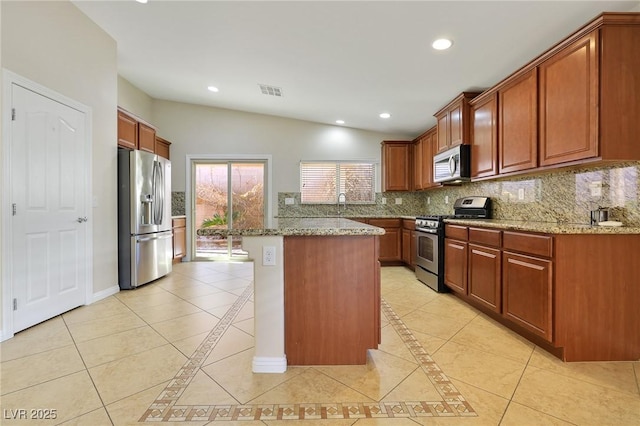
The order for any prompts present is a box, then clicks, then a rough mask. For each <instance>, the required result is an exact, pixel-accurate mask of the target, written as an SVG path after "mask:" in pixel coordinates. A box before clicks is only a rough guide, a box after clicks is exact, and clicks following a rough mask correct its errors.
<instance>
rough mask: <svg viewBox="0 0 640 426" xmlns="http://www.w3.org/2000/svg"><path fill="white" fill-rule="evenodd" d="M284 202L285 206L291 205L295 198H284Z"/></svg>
mask: <svg viewBox="0 0 640 426" xmlns="http://www.w3.org/2000/svg"><path fill="white" fill-rule="evenodd" d="M284 203H285V204H286V205H287V206H291V205H293V204H295V203H296V200H295V198H285V199H284Z"/></svg>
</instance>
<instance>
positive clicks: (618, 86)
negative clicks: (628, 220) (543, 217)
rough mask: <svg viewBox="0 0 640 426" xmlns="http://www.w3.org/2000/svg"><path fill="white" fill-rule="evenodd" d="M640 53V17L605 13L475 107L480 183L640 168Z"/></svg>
mask: <svg viewBox="0 0 640 426" xmlns="http://www.w3.org/2000/svg"><path fill="white" fill-rule="evenodd" d="M638 52H640V14H638V13H613V14H611V13H604V14H602V15H601V16H599V17H598V18H596V19H594V20H593V21H592V22H590V23H588V24H587V25H585V26H584V27H583V28H581V29H579V30H578V31H576V32H575V33H574V34H573V35H571V36H570V37H568V38H567V39H565V40H564V41H562V42H560V43H558V44H557V45H555V46H554V47H553V48H551V49H550V50H549V51H547V52H545V53H544V54H542V55H541V56H539V57H538V58H536V59H535V60H533V61H531V62H530V63H529V64H527V65H526V66H524V67H523V68H521V69H520V70H518V71H517V72H516V73H514V74H513V75H511V76H510V77H508V78H506V79H505V80H503V81H502V82H500V83H498V84H497V85H496V86H494V87H492V88H491V89H489V90H487V91H486V92H484V93H483V94H482V95H481V96H479V97H477V98H475V99H474V100H472V101H471V102H470V104H471V126H470V127H471V131H472V135H471V145H472V149H471V152H472V154H471V163H472V166H471V171H472V177H473V178H478V179H481V178H487V177H490V176H496V175H506V174H514V173H526V172H530V171H536V170H541V169H547V168H553V167H561V166H572V165H576V164H581V163H587V162H589V163H592V162H597V161H634V160H640V144H639V143H637V135H638V134H640V120H639V119H638V117H640V55H639V54H638ZM442 117H444V115H442ZM463 118H464V117H463ZM440 122H441V121H440V119H439V120H438V123H439V124H440ZM442 122H443V123H446V125H447V126H451V119H449V122H447V119H445V118H443V121H442ZM438 134H439V135H440V134H441V132H440V127H438ZM439 146H440V147H442V146H443V144H442V143H439Z"/></svg>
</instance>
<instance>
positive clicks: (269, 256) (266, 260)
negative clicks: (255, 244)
mask: <svg viewBox="0 0 640 426" xmlns="http://www.w3.org/2000/svg"><path fill="white" fill-rule="evenodd" d="M262 265H264V266H275V265H276V248H275V247H274V246H263V247H262Z"/></svg>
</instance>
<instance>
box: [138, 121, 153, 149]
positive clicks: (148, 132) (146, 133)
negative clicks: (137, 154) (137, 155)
mask: <svg viewBox="0 0 640 426" xmlns="http://www.w3.org/2000/svg"><path fill="white" fill-rule="evenodd" d="M138 149H140V150H142V151H147V152H154V153H155V152H156V130H155V129H154V128H153V127H149V126H147V125H146V124H144V123H138Z"/></svg>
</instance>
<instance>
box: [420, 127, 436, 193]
mask: <svg viewBox="0 0 640 426" xmlns="http://www.w3.org/2000/svg"><path fill="white" fill-rule="evenodd" d="M436 138H437V133H436V130H435V128H434V129H431V131H430V132H429V134H428V135H427V136H426V137H425V139H424V141H423V143H422V187H423V188H425V189H426V188H431V187H432V186H433V154H434V149H435V148H434V146H435V144H437V143H438V141H437V140H436Z"/></svg>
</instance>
